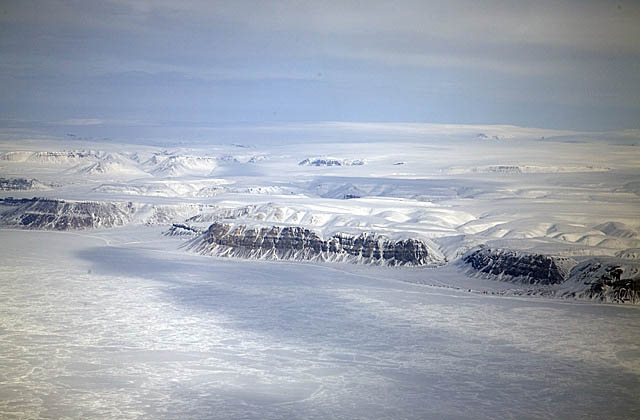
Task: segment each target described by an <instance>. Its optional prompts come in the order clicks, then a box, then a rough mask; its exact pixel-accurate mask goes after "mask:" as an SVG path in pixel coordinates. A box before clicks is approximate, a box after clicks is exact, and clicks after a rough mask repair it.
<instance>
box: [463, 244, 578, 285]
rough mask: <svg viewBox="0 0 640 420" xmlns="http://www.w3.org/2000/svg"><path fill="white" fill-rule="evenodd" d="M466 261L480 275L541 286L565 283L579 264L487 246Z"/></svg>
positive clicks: (473, 253) (469, 256)
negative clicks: (572, 268)
mask: <svg viewBox="0 0 640 420" xmlns="http://www.w3.org/2000/svg"><path fill="white" fill-rule="evenodd" d="M462 262H463V263H465V264H467V265H468V266H470V267H471V268H472V269H474V270H476V271H477V272H480V273H485V274H486V275H489V276H496V277H498V278H499V279H502V280H507V281H514V282H521V283H524V284H541V285H551V284H559V283H562V282H564V281H565V280H566V279H567V277H568V275H569V268H570V267H571V266H572V265H574V264H575V261H573V260H572V259H571V258H567V257H557V256H550V255H542V254H532V253H524V252H518V251H513V250H506V249H492V248H489V247H485V246H483V247H481V248H480V249H477V250H475V251H471V252H469V253H467V254H466V255H464V256H463V257H462Z"/></svg>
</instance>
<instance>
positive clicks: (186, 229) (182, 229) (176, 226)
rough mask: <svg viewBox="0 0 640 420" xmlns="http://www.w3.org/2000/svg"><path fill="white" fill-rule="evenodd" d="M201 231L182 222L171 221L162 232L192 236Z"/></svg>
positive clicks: (169, 234)
mask: <svg viewBox="0 0 640 420" xmlns="http://www.w3.org/2000/svg"><path fill="white" fill-rule="evenodd" d="M201 233H202V231H201V230H200V229H198V228H195V227H193V226H189V225H185V224H183V223H173V224H172V225H171V227H170V228H169V229H168V230H167V231H166V232H164V233H163V235H164V236H194V235H199V234H201Z"/></svg>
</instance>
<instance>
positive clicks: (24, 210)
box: [0, 124, 640, 419]
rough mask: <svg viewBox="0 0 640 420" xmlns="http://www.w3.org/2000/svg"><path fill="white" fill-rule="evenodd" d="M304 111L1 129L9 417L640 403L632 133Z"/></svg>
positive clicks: (317, 413)
mask: <svg viewBox="0 0 640 420" xmlns="http://www.w3.org/2000/svg"><path fill="white" fill-rule="evenodd" d="M313 129H315V128H314V127H311V128H309V130H310V131H309V132H306V133H305V135H304V136H301V137H300V138H303V139H305V140H304V141H303V140H300V141H296V140H295V139H291V138H286V140H282V141H273V140H271V141H261V140H260V138H259V136H258V137H253V138H251V139H247V141H246V142H245V143H243V144H241V145H240V144H237V143H232V142H225V141H222V140H220V141H216V139H209V140H207V141H195V140H194V141H193V142H191V143H188V144H186V143H185V142H180V143H177V142H176V143H171V142H169V141H165V142H160V141H158V142H153V141H146V142H140V143H139V144H138V143H136V144H133V143H115V142H112V141H97V140H96V141H86V140H74V139H69V138H66V139H61V138H56V137H43V136H39V137H38V138H36V139H32V138H29V137H28V136H27V135H26V134H25V135H24V136H23V137H20V136H19V135H16V134H15V133H9V134H5V135H2V136H1V137H0V138H2V140H0V243H1V244H2V252H1V253H0V418H7V419H9V418H78V419H80V418H105V419H107V418H108V419H113V418H123V419H125V418H126V419H131V418H166V419H175V418H182V419H211V418H220V419H230V418H243V419H246V418H252V419H282V418H287V419H298V418H300V419H328V418H341V419H373V418H384V419H399V418H402V419H479V418H480V419H494V418H518V419H524V418H527V419H529V418H531V419H534V418H563V419H571V418H581V419H602V418H610V419H629V418H640V402H639V400H638V396H639V395H640V133H638V132H636V131H624V132H615V133H613V132H611V133H578V132H568V131H561V132H560V131H558V132H553V131H552V130H537V129H527V128H520V127H510V126H482V127H480V126H426V125H425V126H420V125H390V126H384V125H371V126H366V125H362V126H358V125H356V126H341V125H340V124H336V125H335V126H333V127H332V128H331V129H332V130H334V132H332V133H331V135H326V133H325V132H323V133H321V135H320V134H319V135H318V136H317V137H314V132H313ZM479 132H480V133H482V135H479V134H478V133H479ZM240 133H242V132H240Z"/></svg>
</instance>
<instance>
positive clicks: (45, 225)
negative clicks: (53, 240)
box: [2, 198, 134, 230]
mask: <svg viewBox="0 0 640 420" xmlns="http://www.w3.org/2000/svg"><path fill="white" fill-rule="evenodd" d="M3 204H5V205H10V206H11V207H12V208H10V209H9V211H7V212H5V213H4V214H3V215H2V224H3V225H9V226H16V227H24V228H30V229H50V230H71V229H90V228H97V227H114V226H122V225H124V224H126V223H127V222H128V221H129V220H130V218H131V215H132V213H133V212H134V208H133V205H132V203H104V202H90V201H62V200H50V199H45V198H33V199H22V200H14V199H11V200H3Z"/></svg>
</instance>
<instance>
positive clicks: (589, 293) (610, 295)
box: [569, 258, 640, 303]
mask: <svg viewBox="0 0 640 420" xmlns="http://www.w3.org/2000/svg"><path fill="white" fill-rule="evenodd" d="M571 280H572V281H573V282H575V283H576V284H579V285H584V290H583V291H578V292H572V293H570V294H569V295H570V296H576V297H581V298H587V299H592V300H598V301H601V302H616V303H640V265H639V264H618V263H617V262H615V261H604V260H601V259H597V258H596V259H592V260H588V261H584V262H582V263H580V264H578V265H577V266H576V267H575V268H574V269H573V270H571Z"/></svg>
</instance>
